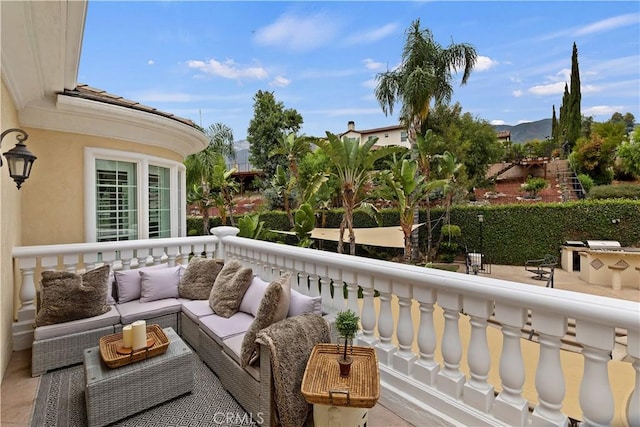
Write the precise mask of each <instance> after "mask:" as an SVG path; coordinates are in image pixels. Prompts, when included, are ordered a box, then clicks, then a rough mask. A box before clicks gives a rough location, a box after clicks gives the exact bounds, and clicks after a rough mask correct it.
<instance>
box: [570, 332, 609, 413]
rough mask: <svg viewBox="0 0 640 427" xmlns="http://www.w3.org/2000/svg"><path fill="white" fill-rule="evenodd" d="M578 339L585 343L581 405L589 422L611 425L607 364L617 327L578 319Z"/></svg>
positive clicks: (583, 346)
mask: <svg viewBox="0 0 640 427" xmlns="http://www.w3.org/2000/svg"><path fill="white" fill-rule="evenodd" d="M576 339H577V341H578V342H579V343H580V344H582V355H583V356H584V372H583V374H582V383H580V408H581V409H582V418H583V421H584V422H585V423H586V424H587V425H592V426H608V425H610V424H611V421H612V420H613V409H614V404H613V392H612V391H611V384H610V383H609V373H608V372H607V364H608V363H609V360H611V358H610V356H609V354H611V351H613V346H614V344H615V342H614V340H615V330H614V328H613V327H605V326H601V325H596V324H594V323H589V322H585V321H582V320H579V321H577V322H576Z"/></svg>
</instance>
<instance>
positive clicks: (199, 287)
mask: <svg viewBox="0 0 640 427" xmlns="http://www.w3.org/2000/svg"><path fill="white" fill-rule="evenodd" d="M223 266H224V260H222V259H205V258H192V259H191V261H190V262H189V264H188V265H187V269H186V271H185V272H184V276H183V277H182V281H181V282H180V285H179V286H178V292H179V294H180V297H181V298H189V299H203V300H206V299H208V298H209V294H210V293H211V288H212V287H213V284H214V283H215V281H216V277H218V274H219V273H220V270H222V267H223Z"/></svg>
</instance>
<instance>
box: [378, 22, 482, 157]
mask: <svg viewBox="0 0 640 427" xmlns="http://www.w3.org/2000/svg"><path fill="white" fill-rule="evenodd" d="M406 36H407V38H406V41H405V44H404V48H403V51H402V63H401V64H400V66H398V68H396V69H395V70H392V71H386V72H384V73H380V74H378V75H377V76H376V80H377V81H378V86H377V87H376V91H375V94H376V99H377V100H378V102H379V103H380V106H381V107H382V111H383V112H384V113H385V114H393V108H394V106H395V104H396V103H397V102H401V103H402V108H401V110H400V121H401V122H402V123H403V124H404V125H405V126H406V127H407V131H408V137H409V141H410V142H411V143H412V145H413V143H414V142H415V140H416V134H417V133H424V129H422V126H423V124H424V122H425V119H426V118H427V115H428V114H429V109H430V104H431V102H435V103H436V104H443V103H444V104H446V103H448V102H449V101H450V100H451V96H452V95H453V87H452V86H451V83H452V73H453V72H454V71H457V70H459V69H461V68H464V72H463V75H462V82H461V84H462V85H464V84H466V83H467V80H468V79H469V76H470V75H471V72H472V71H473V67H474V65H475V63H476V59H477V53H476V50H475V48H474V47H473V46H471V45H469V44H465V43H461V44H454V43H452V44H451V45H449V47H448V48H446V49H445V48H443V47H442V46H441V45H440V44H438V43H437V42H436V41H435V40H434V39H433V34H432V33H431V31H430V30H429V29H421V28H420V19H416V20H415V21H413V23H412V24H411V26H410V27H409V28H408V29H407V31H406Z"/></svg>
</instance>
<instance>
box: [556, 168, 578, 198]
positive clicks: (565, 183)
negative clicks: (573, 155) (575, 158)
mask: <svg viewBox="0 0 640 427" xmlns="http://www.w3.org/2000/svg"><path fill="white" fill-rule="evenodd" d="M556 177H557V180H558V184H559V185H560V188H561V191H562V199H563V200H564V201H569V200H581V199H584V196H585V191H584V188H582V183H580V180H579V179H578V176H577V175H576V173H575V171H574V170H573V169H572V168H571V166H570V165H569V162H568V161H567V160H559V161H557V163H556Z"/></svg>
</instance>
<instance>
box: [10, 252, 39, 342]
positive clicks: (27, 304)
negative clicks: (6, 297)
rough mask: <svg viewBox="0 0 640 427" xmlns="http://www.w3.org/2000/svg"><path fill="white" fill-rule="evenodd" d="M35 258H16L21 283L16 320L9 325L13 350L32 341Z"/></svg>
mask: <svg viewBox="0 0 640 427" xmlns="http://www.w3.org/2000/svg"><path fill="white" fill-rule="evenodd" d="M36 263H37V261H36V258H31V257H30V258H20V259H16V264H17V266H18V268H19V269H20V273H21V276H22V277H21V278H22V283H21V284H20V292H19V293H18V297H19V298H20V307H19V308H18V313H17V319H18V321H17V322H14V323H13V324H12V325H11V334H12V336H13V350H14V351H18V350H25V349H27V348H30V347H31V344H32V343H33V325H34V321H35V319H36V304H35V299H36V286H35V283H34V280H33V274H34V272H35V268H36Z"/></svg>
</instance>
